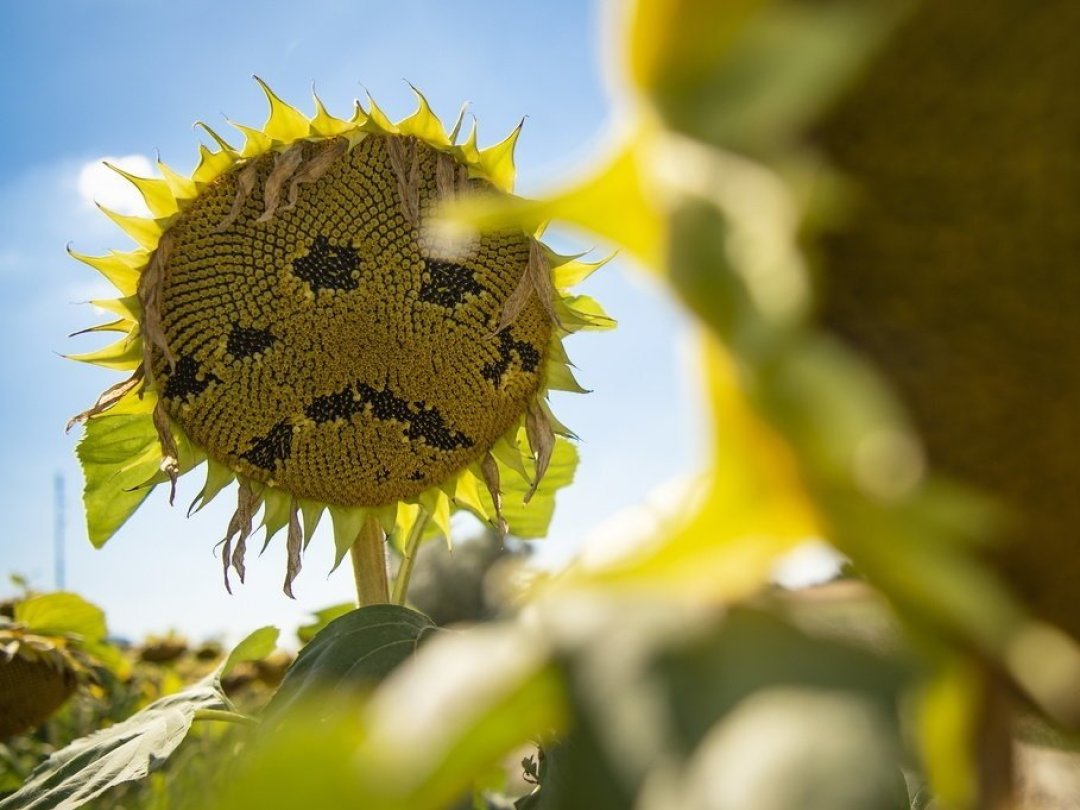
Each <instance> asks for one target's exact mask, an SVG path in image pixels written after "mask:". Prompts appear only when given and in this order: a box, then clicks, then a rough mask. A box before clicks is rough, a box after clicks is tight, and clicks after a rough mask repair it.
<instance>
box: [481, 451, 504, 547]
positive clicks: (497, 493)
mask: <svg viewBox="0 0 1080 810" xmlns="http://www.w3.org/2000/svg"><path fill="white" fill-rule="evenodd" d="M480 472H481V473H482V474H483V476H484V484H485V486H487V491H488V494H489V495H491V502H492V503H493V504H494V505H495V522H496V523H497V524H498V525H497V527H496V528H498V530H499V539H500V540H505V539H506V528H507V527H506V520H505V519H504V518H503V516H502V490H501V489H500V488H499V464H498V462H496V461H495V457H494V456H493V455H491V453H485V454H484V457H483V458H482V459H481V460H480Z"/></svg>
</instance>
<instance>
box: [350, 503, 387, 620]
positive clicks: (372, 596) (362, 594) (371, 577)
mask: <svg viewBox="0 0 1080 810" xmlns="http://www.w3.org/2000/svg"><path fill="white" fill-rule="evenodd" d="M349 556H350V557H352V564H353V576H354V577H355V579H356V601H357V602H358V603H359V606H360V607H364V606H366V605H385V604H386V603H387V602H389V601H390V578H389V576H388V574H387V570H386V534H385V533H384V532H383V530H382V526H380V525H379V521H378V520H376V519H375V518H373V517H369V518H368V519H367V520H366V521H364V526H363V528H361V529H360V533H359V534H358V535H357V536H356V542H355V543H353V544H352V548H351V549H349Z"/></svg>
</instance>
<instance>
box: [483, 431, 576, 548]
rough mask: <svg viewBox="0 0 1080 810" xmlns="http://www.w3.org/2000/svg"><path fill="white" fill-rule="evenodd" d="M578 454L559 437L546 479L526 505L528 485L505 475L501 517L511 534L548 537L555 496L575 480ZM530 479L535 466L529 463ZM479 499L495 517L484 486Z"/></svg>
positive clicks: (519, 478) (534, 537)
mask: <svg viewBox="0 0 1080 810" xmlns="http://www.w3.org/2000/svg"><path fill="white" fill-rule="evenodd" d="M577 464H578V451H577V448H576V447H575V446H574V445H573V443H571V442H569V441H567V440H566V439H564V438H562V437H559V438H558V439H556V441H555V448H554V450H553V451H552V453H551V463H550V464H549V465H548V469H547V473H546V474H545V475H544V480H543V481H541V482H540V486H539V487H537V489H536V492H535V493H534V494H533V496H532V499H531V500H530V501H529V502H528V503H525V495H526V494H527V493H528V491H529V484H528V482H526V481H524V480H523V479H522V478H521V476H518V475H504V476H503V477H502V480H501V481H500V482H499V487H500V489H501V490H502V514H503V517H504V518H505V519H506V523H507V526H508V527H509V531H510V534H512V535H514V536H515V537H520V538H523V539H526V540H532V539H536V538H540V537H545V536H546V535H547V532H548V526H550V525H551V518H552V516H553V515H554V514H555V494H556V493H557V492H558V491H559V490H560V489H562V488H563V487H565V486H567V485H569V484H570V483H572V482H573V480H574V472H575V471H576V470H577ZM526 466H527V469H528V473H529V476H530V478H531V477H532V475H533V471H534V469H535V464H534V462H533V461H532V460H527V461H526ZM480 500H481V502H482V503H483V504H484V508H485V509H486V510H487V511H488V513H489V514H492V515H494V514H495V505H494V504H493V503H492V501H491V495H490V494H489V493H488V491H487V489H486V488H485V487H481V488H480Z"/></svg>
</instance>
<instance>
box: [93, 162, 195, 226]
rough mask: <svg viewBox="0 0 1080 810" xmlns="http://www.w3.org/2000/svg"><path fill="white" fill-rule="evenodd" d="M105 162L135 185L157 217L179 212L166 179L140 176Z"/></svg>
mask: <svg viewBox="0 0 1080 810" xmlns="http://www.w3.org/2000/svg"><path fill="white" fill-rule="evenodd" d="M103 162H104V163H105V165H106V166H108V167H109V168H110V169H112V170H113V171H114V172H116V173H117V174H118V175H120V176H121V177H123V178H124V179H125V180H127V181H128V182H129V183H131V185H133V186H135V188H136V190H137V191H138V192H139V194H140V195H141V196H142V198H143V202H145V203H146V207H147V209H148V210H149V211H150V213H151V214H152V215H153V216H154V217H155V218H157V219H161V218H163V217H168V216H172V215H173V214H175V213H176V212H177V210H178V208H177V205H176V198H175V197H174V196H173V193H172V189H171V188H170V187H169V184H168V182H166V181H165V180H164V179H161V178H152V177H138V176H137V175H134V174H131V173H130V172H126V171H124V170H123V169H121V168H120V167H119V166H114V165H113V164H111V163H109V161H107V160H106V161H103Z"/></svg>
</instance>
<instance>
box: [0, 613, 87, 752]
mask: <svg viewBox="0 0 1080 810" xmlns="http://www.w3.org/2000/svg"><path fill="white" fill-rule="evenodd" d="M88 673H89V670H88V669H87V668H86V666H85V664H84V663H83V662H81V661H80V660H79V659H78V657H77V656H76V655H75V654H74V653H73V651H72V650H71V649H70V648H69V646H68V642H67V639H66V638H64V637H62V636H47V635H42V634H38V633H34V632H31V631H29V630H27V629H26V628H25V627H21V626H20V625H18V624H14V623H10V622H4V621H3V620H0V740H5V739H7V738H9V737H14V736H15V735H17V734H22V733H23V732H25V731H29V730H30V729H32V728H36V727H37V726H39V725H41V724H42V723H44V722H45V721H46V720H48V719H49V718H50V717H51V716H52V715H53V714H54V713H55V712H56V711H57V710H58V709H59V708H60V707H61V706H63V705H64V703H66V702H67V699H68V698H69V697H71V696H72V695H73V694H74V693H75V689H76V688H77V687H78V684H79V680H80V678H84V679H85V678H86V677H88Z"/></svg>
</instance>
